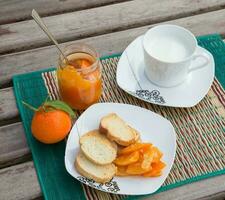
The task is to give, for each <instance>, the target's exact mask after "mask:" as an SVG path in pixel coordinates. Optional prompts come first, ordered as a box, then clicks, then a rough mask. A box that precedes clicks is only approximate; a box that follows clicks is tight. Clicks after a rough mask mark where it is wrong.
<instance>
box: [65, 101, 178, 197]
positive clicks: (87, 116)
mask: <svg viewBox="0 0 225 200" xmlns="http://www.w3.org/2000/svg"><path fill="white" fill-rule="evenodd" d="M111 112H115V113H117V114H118V115H119V116H121V117H122V118H123V119H124V120H125V121H126V122H127V123H128V124H130V125H131V126H132V127H134V128H135V129H137V130H138V131H139V132H140V133H141V139H142V140H143V141H144V142H151V143H153V144H154V145H155V146H157V147H158V148H159V149H160V150H161V151H162V152H163V158H162V160H163V161H164V162H165V163H166V167H165V168H164V169H163V174H162V176H160V177H155V178H145V177H140V176H137V177H134V176H130V177H114V178H113V179H112V180H111V181H110V182H109V183H106V184H100V183H96V182H95V181H93V180H89V179H87V178H85V177H83V176H81V175H80V174H79V173H78V172H77V171H76V169H75V167H74V161H75V156H76V154H77V152H78V150H79V136H78V131H79V133H80V136H81V135H83V134H85V133H86V132H88V131H90V130H93V129H97V128H98V127H99V122H100V119H101V118H102V117H103V116H105V115H107V114H108V113H111ZM175 152H176V134H175V131H174V128H173V126H172V125H171V123H170V122H169V121H168V120H167V119H165V118H163V117H161V116H160V115H158V114H156V113H153V112H151V111H149V110H146V109H144V108H140V107H137V106H133V105H128V104H118V103H99V104H95V105H93V106H91V107H89V108H88V109H87V110H86V111H85V112H84V113H83V114H82V115H81V116H80V117H79V119H78V120H77V121H76V123H75V124H74V126H73V128H72V130H71V132H70V135H69V138H68V140H67V145H66V152H65V165H66V169H67V171H68V172H69V173H70V175H71V176H73V177H74V178H76V179H77V180H79V181H81V182H83V183H85V184H87V185H89V186H90V187H94V188H96V189H98V190H102V191H105V192H110V193H116V194H127V195H142V194H150V193H153V192H155V191H156V190H157V189H159V187H160V186H161V185H162V184H163V182H164V181H165V179H166V177H167V176H168V174H169V172H170V169H171V167H172V165H173V161H174V157H175Z"/></svg>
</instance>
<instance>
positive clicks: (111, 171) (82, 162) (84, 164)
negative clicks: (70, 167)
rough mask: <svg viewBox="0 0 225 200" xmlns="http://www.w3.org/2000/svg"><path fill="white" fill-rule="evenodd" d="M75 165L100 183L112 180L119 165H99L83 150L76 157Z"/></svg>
mask: <svg viewBox="0 0 225 200" xmlns="http://www.w3.org/2000/svg"><path fill="white" fill-rule="evenodd" d="M75 167H76V169H77V171H78V172H79V173H80V174H81V175H83V176H85V177H87V178H89V179H93V180H95V181H96V182H99V183H105V182H108V181H110V180H111V179H112V178H113V176H114V175H115V174H116V172H117V167H116V166H115V165H114V164H107V165H97V164H95V163H93V162H91V161H90V160H89V159H88V158H87V157H86V156H85V155H84V154H83V153H82V152H81V151H80V152H79V153H78V155H77V157H76V160H75Z"/></svg>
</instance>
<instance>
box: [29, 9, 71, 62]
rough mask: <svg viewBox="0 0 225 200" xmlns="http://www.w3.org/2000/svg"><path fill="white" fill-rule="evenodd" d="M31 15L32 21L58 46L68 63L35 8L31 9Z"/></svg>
mask: <svg viewBox="0 0 225 200" xmlns="http://www.w3.org/2000/svg"><path fill="white" fill-rule="evenodd" d="M31 16H32V17H33V19H34V21H35V22H36V23H37V24H38V26H39V27H40V28H41V29H42V30H43V31H44V32H45V33H46V35H47V36H48V37H49V39H50V40H51V41H52V42H53V43H54V44H55V46H56V47H57V48H58V50H59V51H60V53H61V54H62V56H63V57H64V59H65V60H66V62H67V63H69V60H68V59H67V57H66V56H65V55H64V53H63V51H62V49H61V48H60V46H59V43H58V42H57V41H56V40H55V38H54V37H53V35H52V34H51V32H50V31H49V30H48V28H47V26H46V25H45V23H44V22H43V20H42V19H41V17H40V16H39V14H38V13H37V11H36V10H35V9H33V10H32V14H31Z"/></svg>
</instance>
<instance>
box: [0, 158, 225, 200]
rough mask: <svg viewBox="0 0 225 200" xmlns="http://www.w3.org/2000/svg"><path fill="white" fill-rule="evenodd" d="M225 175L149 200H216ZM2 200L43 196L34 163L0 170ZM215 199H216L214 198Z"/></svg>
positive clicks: (221, 192)
mask: <svg viewBox="0 0 225 200" xmlns="http://www.w3.org/2000/svg"><path fill="white" fill-rule="evenodd" d="M224 179H225V175H221V176H217V177H214V178H209V179H205V180H203V181H198V182H194V183H191V184H187V185H185V186H181V187H178V188H175V189H172V190H168V191H165V192H161V193H158V194H154V195H151V196H150V197H148V198H145V199H149V200H168V199H174V200H180V199H182V200H197V199H198V200H200V199H202V200H203V199H204V200H213V199H214V200H215V199H217V200H218V199H223V198H224V197H225V181H224ZM0 180H1V181H0V194H1V199H2V200H30V199H34V198H38V197H40V196H41V190H40V187H39V184H38V181H37V177H36V172H35V169H34V166H33V162H26V163H23V164H20V165H15V166H12V167H9V168H5V169H1V170H0ZM214 197H215V198H214Z"/></svg>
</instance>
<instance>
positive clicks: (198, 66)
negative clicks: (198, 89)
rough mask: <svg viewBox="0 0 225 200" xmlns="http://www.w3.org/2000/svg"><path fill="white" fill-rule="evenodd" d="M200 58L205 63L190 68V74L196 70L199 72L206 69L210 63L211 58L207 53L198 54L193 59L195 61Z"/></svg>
mask: <svg viewBox="0 0 225 200" xmlns="http://www.w3.org/2000/svg"><path fill="white" fill-rule="evenodd" d="M199 58H202V59H203V60H204V61H203V63H201V64H199V65H196V66H192V67H190V68H189V72H192V71H195V70H198V69H200V68H202V67H205V66H206V65H207V64H208V63H209V61H210V60H209V56H208V55H207V54H205V53H202V54H196V55H194V56H193V58H192V61H193V60H196V59H199Z"/></svg>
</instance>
